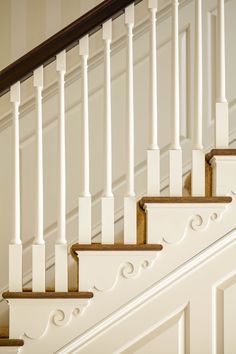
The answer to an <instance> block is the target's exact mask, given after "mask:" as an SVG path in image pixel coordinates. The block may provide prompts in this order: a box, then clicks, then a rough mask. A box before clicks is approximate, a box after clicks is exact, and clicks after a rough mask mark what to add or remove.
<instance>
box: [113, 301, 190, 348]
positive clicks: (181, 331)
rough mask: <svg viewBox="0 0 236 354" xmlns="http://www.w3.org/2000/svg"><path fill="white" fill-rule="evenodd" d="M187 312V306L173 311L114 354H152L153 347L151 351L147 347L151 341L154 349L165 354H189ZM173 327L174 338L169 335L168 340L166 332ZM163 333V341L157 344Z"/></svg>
mask: <svg viewBox="0 0 236 354" xmlns="http://www.w3.org/2000/svg"><path fill="white" fill-rule="evenodd" d="M189 310H190V309H189V304H187V305H184V306H182V307H181V308H180V309H177V310H175V311H174V312H173V313H171V314H170V315H169V316H168V317H167V318H164V319H163V320H162V321H160V322H158V323H156V324H155V325H153V326H152V327H151V328H147V330H146V331H145V332H144V333H143V334H142V335H141V336H140V337H138V338H134V339H133V340H132V342H131V343H129V344H127V345H126V346H125V347H123V348H120V349H119V351H117V352H115V353H114V354H119V353H122V354H131V353H138V354H141V353H142V354H145V353H147V352H148V353H150V354H152V353H153V354H154V352H153V349H154V348H153V347H154V345H153V344H152V347H151V348H152V349H151V348H150V347H149V344H150V343H151V342H152V341H153V342H154V341H155V342H154V343H155V348H161V350H162V352H163V353H165V354H175V353H176V354H185V353H189V331H190V328H189V324H190V323H189ZM173 326H175V332H176V333H175V336H174V338H173V334H172V333H170V337H169V338H168V332H169V331H170V330H171V328H172V327H173ZM163 333H164V334H165V338H164V339H165V340H164V342H163V341H162V342H161V343H159V342H158V339H159V337H160V336H161V335H162V334H163ZM173 339H174V341H173ZM171 342H173V343H171ZM160 344H161V347H160Z"/></svg>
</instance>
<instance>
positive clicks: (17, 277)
mask: <svg viewBox="0 0 236 354" xmlns="http://www.w3.org/2000/svg"><path fill="white" fill-rule="evenodd" d="M10 100H11V102H12V105H13V120H12V121H13V219H12V224H13V225H12V226H13V235H12V239H11V243H10V245H9V290H10V291H22V243H21V227H20V216H21V210H20V141H19V107H20V82H17V83H16V84H14V85H13V86H11V90H10Z"/></svg>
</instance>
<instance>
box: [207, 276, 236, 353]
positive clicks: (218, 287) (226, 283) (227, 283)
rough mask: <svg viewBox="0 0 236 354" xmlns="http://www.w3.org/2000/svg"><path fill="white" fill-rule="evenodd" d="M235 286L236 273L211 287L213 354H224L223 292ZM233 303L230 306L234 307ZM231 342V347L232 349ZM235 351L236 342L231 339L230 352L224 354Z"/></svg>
mask: <svg viewBox="0 0 236 354" xmlns="http://www.w3.org/2000/svg"><path fill="white" fill-rule="evenodd" d="M235 284H236V271H234V272H233V273H232V274H230V275H228V274H227V276H226V277H225V278H224V279H221V280H220V282H218V283H217V284H215V285H214V286H213V287H212V299H213V300H212V311H213V324H212V332H213V334H212V343H213V354H222V353H226V351H225V332H226V328H225V327H226V326H225V313H224V312H225V291H226V290H227V289H229V288H230V287H232V286H234V285H235ZM234 300H235V299H234ZM234 305H235V302H233V303H232V304H231V306H234ZM229 328H230V329H229V330H231V329H233V328H235V322H234V323H231V324H230V326H229ZM232 342H233V346H234V348H233V347H232ZM235 350H236V340H234V341H233V340H232V339H231V347H230V352H229V353H228V352H227V353H226V354H233V353H234V352H235Z"/></svg>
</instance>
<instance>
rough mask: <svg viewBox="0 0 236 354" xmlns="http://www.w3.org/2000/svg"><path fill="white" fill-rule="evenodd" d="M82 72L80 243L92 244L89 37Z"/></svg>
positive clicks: (83, 42)
mask: <svg viewBox="0 0 236 354" xmlns="http://www.w3.org/2000/svg"><path fill="white" fill-rule="evenodd" d="M79 54H80V56H81V61H82V65H81V71H82V136H81V141H82V164H81V165H82V171H81V172H82V192H81V194H80V197H79V243H81V244H90V243H91V236H92V235H91V194H90V187H89V183H90V176H89V114H88V55H89V37H88V35H86V36H85V37H83V38H82V39H81V40H80V41H79Z"/></svg>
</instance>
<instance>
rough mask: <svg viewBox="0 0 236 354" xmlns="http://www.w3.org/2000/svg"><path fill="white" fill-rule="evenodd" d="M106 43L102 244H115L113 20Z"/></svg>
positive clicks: (105, 27) (107, 26)
mask: <svg viewBox="0 0 236 354" xmlns="http://www.w3.org/2000/svg"><path fill="white" fill-rule="evenodd" d="M102 34H103V35H102V36H103V40H104V42H105V54H104V64H105V67H104V71H105V84H104V91H105V92H104V96H105V100H104V103H105V187H104V195H103V197H102V243H103V244H113V243H114V196H113V193H112V126H111V54H110V52H111V39H112V20H109V21H107V22H105V23H104V24H103V27H102Z"/></svg>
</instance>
